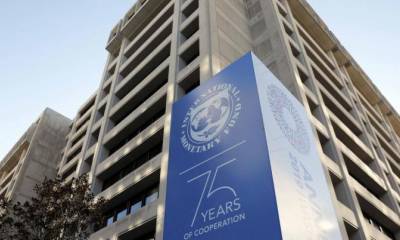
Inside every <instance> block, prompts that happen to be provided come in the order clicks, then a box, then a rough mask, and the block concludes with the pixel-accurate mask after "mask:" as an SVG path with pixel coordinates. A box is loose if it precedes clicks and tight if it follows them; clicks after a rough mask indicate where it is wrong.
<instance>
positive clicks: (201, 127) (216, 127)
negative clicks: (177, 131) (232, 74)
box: [181, 83, 241, 153]
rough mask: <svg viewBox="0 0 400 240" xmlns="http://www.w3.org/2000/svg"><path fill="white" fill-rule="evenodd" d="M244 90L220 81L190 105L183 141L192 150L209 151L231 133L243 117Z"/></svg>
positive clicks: (183, 125)
mask: <svg viewBox="0 0 400 240" xmlns="http://www.w3.org/2000/svg"><path fill="white" fill-rule="evenodd" d="M239 95H240V91H239V90H238V89H237V88H236V87H235V86H234V85H232V84H227V83H223V84H217V85H214V86H213V87H211V88H209V89H208V90H207V91H206V92H205V93H203V94H201V95H200V97H199V98H198V99H196V101H194V103H193V104H192V105H191V106H190V107H189V110H188V111H187V113H186V115H185V118H184V120H183V122H182V125H181V134H182V135H181V143H182V146H183V147H184V148H185V149H186V150H187V151H189V152H197V153H200V152H205V151H208V150H210V149H212V148H213V147H214V146H215V145H217V144H219V143H220V142H221V139H222V138H223V135H228V134H229V131H230V129H231V128H232V127H234V126H235V124H236V121H237V119H238V117H239V114H240V110H241V104H240V97H239Z"/></svg>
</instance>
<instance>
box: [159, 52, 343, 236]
mask: <svg viewBox="0 0 400 240" xmlns="http://www.w3.org/2000/svg"><path fill="white" fill-rule="evenodd" d="M171 127H172V129H171V138H170V154H169V157H170V159H169V167H168V178H167V198H166V209H165V212H166V213H165V223H164V240H181V239H184V240H188V239H207V240H225V239H227V240H228V239H229V240H234V239H247V240H253V239H268V240H275V239H276V240H278V239H285V240H291V239H296V240H299V239H307V240H309V239H310V240H313V239H315V240H317V239H318V240H324V239H326V240H340V239H341V235H340V231H339V227H338V224H337V218H336V216H335V212H334V208H333V204H332V200H331V197H330V193H329V190H328V186H327V183H326V180H325V176H324V172H323V169H322V165H321V162H320V159H319V157H318V153H317V150H316V146H315V139H314V137H313V134H312V131H311V126H310V124H309V122H308V119H307V116H306V114H305V111H304V109H303V106H302V105H301V104H300V103H299V102H297V100H296V99H295V98H294V97H293V96H292V95H291V94H290V93H289V91H288V90H287V89H286V88H285V87H284V86H283V85H282V84H281V83H280V82H279V80H277V79H276V78H275V77H274V75H273V74H272V73H271V72H270V71H269V70H268V69H267V68H266V67H265V66H264V65H263V64H262V63H261V62H260V61H259V60H258V59H257V58H256V57H255V56H254V55H253V54H251V53H249V54H247V55H245V56H244V57H242V58H241V59H239V60H238V61H236V62H235V63H233V64H231V65H230V66H228V67H227V68H226V69H225V70H223V71H222V72H220V73H219V74H218V75H216V76H215V77H214V78H213V79H211V80H210V81H208V82H206V83H205V84H202V85H201V86H200V87H198V88H197V89H195V90H193V91H192V92H191V93H190V94H188V95H186V96H185V97H183V98H182V99H180V100H179V101H178V102H176V103H175V104H174V106H173V113H172V126H171Z"/></svg>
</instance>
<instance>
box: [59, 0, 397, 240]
mask: <svg viewBox="0 0 400 240" xmlns="http://www.w3.org/2000/svg"><path fill="white" fill-rule="evenodd" d="M106 49H107V50H108V52H109V57H108V60H107V63H106V66H105V69H104V74H103V77H102V80H101V83H100V87H99V89H98V91H97V92H96V93H95V94H94V95H93V96H92V97H91V98H90V99H89V100H88V101H87V102H86V103H85V104H84V105H83V106H82V108H81V109H80V110H79V114H78V116H77V117H76V119H75V120H74V123H73V125H72V129H71V132H70V133H69V135H68V137H67V140H68V143H67V146H66V148H65V149H64V150H63V160H62V162H61V163H60V168H59V174H60V175H61V176H63V178H64V179H65V181H66V182H68V181H70V180H71V179H72V178H73V177H77V176H80V175H83V174H88V176H89V179H90V182H91V183H92V191H93V192H94V193H95V194H96V196H99V197H100V196H103V197H106V198H107V199H110V204H109V206H108V209H107V212H106V214H107V221H106V222H105V223H104V226H103V227H102V228H101V229H99V230H98V231H97V232H96V233H94V234H93V235H92V236H91V239H104V240H106V239H109V240H111V239H112V240H116V239H122V240H124V239H157V240H162V239H163V238H162V231H163V213H164V202H165V190H166V189H165V187H166V183H165V181H166V176H167V174H168V172H167V166H168V148H169V137H170V136H169V131H170V121H171V106H172V104H173V102H175V101H177V100H178V99H179V98H181V97H182V96H184V95H185V94H186V93H188V92H190V91H191V90H192V89H193V88H195V87H196V86H198V85H199V84H201V83H203V82H205V81H207V80H208V79H210V78H211V76H213V75H215V74H216V73H218V72H219V71H220V70H221V69H222V68H224V67H225V66H227V65H228V64H230V63H232V62H233V61H234V60H236V59H237V58H239V57H240V56H242V55H243V54H244V53H246V52H248V51H254V52H255V53H256V55H257V56H258V57H259V58H260V59H262V61H263V62H264V63H265V65H266V66H268V67H269V68H270V69H271V71H273V72H274V73H275V75H276V76H277V77H278V78H279V79H280V80H281V81H282V82H283V83H284V84H285V85H286V87H287V88H288V89H289V90H290V91H291V92H292V93H293V94H294V95H295V96H296V97H297V98H298V100H299V101H300V102H301V103H302V104H303V105H304V107H305V109H306V111H307V113H308V116H309V119H310V122H311V123H312V125H313V127H314V133H315V143H316V144H317V145H318V148H319V152H320V156H321V161H322V163H323V165H324V167H325V173H326V177H327V179H328V181H329V186H330V190H331V195H332V198H333V199H335V201H334V202H335V208H336V213H337V217H338V222H339V225H340V227H341V232H342V235H343V239H350V240H370V239H375V240H388V239H400V218H399V217H400V215H399V214H400V208H399V207H400V142H399V135H400V117H399V115H398V114H397V112H396V111H395V110H394V109H393V107H392V106H391V105H390V103H389V102H388V101H387V100H386V99H385V97H384V96H383V95H382V94H381V93H380V91H379V90H378V89H377V88H376V87H375V85H374V84H373V82H372V81H371V80H370V79H369V77H368V76H367V75H366V74H365V73H364V72H363V70H362V69H361V68H360V67H359V66H358V64H357V63H356V62H355V61H354V59H353V58H352V57H351V56H350V54H349V53H348V52H347V51H346V50H345V48H344V47H343V46H342V45H341V44H340V42H339V41H338V40H337V39H336V38H335V36H334V35H333V34H332V33H331V32H330V31H329V29H328V27H327V26H326V25H325V24H324V23H323V21H322V20H321V19H320V18H319V17H318V15H317V14H316V13H315V12H314V10H313V9H312V8H311V7H310V6H309V5H308V3H307V2H306V1H304V0H138V2H137V3H136V4H135V5H134V6H133V7H132V9H130V10H129V11H128V12H127V14H126V15H125V16H124V17H123V19H122V20H121V21H120V22H119V23H118V24H117V25H116V26H115V28H114V29H113V30H112V32H111V34H110V37H109V40H108V43H107V46H106ZM260 221H262V220H260Z"/></svg>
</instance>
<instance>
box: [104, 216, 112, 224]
mask: <svg viewBox="0 0 400 240" xmlns="http://www.w3.org/2000/svg"><path fill="white" fill-rule="evenodd" d="M113 222H114V216H110V217H108V218H107V222H106V226H109V225H111V224H113Z"/></svg>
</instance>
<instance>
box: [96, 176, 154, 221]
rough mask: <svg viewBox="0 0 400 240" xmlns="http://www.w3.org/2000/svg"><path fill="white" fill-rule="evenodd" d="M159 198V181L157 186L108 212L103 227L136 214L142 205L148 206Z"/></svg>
mask: <svg viewBox="0 0 400 240" xmlns="http://www.w3.org/2000/svg"><path fill="white" fill-rule="evenodd" d="M157 199H158V183H157V185H156V186H153V187H151V188H148V189H147V190H146V191H144V192H142V193H139V194H137V195H135V196H133V198H132V199H131V200H129V201H127V202H124V203H122V204H121V205H119V206H117V207H115V208H114V209H113V210H110V211H109V212H108V215H107V214H106V216H108V217H107V218H106V221H105V222H104V224H103V227H106V226H109V225H111V224H113V223H114V222H116V221H119V220H121V219H123V218H125V217H126V216H128V215H129V214H136V213H137V212H138V211H139V210H140V209H141V208H142V207H144V206H147V205H149V204H151V203H153V202H155V201H156V200H157Z"/></svg>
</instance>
